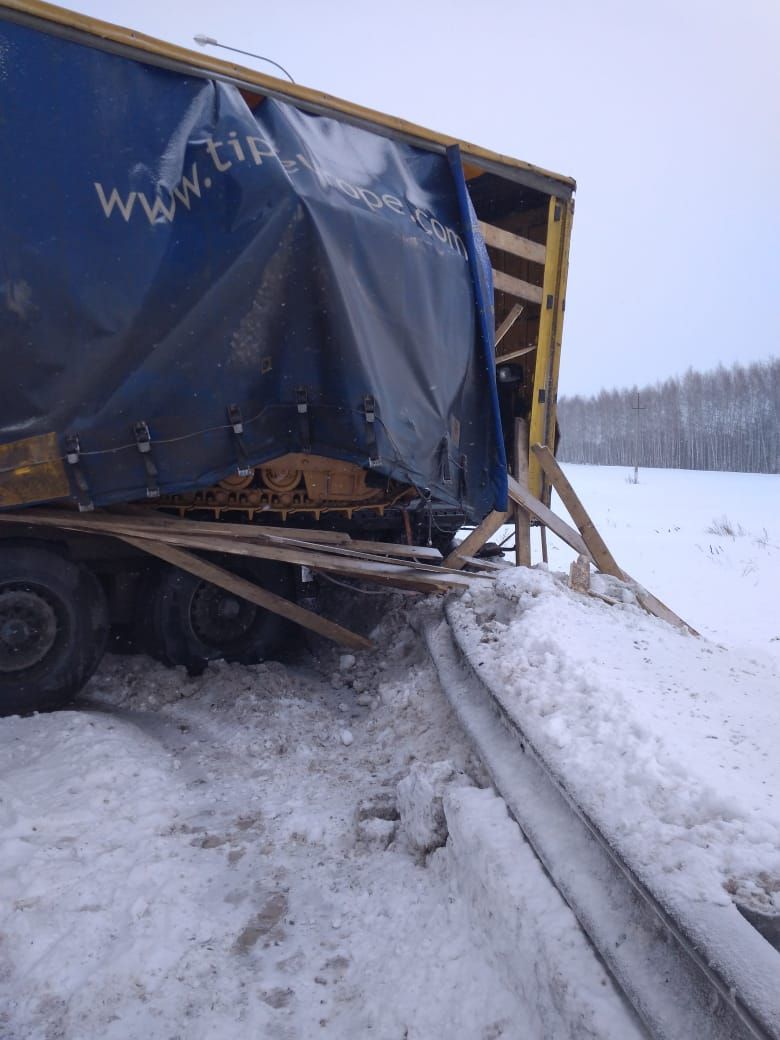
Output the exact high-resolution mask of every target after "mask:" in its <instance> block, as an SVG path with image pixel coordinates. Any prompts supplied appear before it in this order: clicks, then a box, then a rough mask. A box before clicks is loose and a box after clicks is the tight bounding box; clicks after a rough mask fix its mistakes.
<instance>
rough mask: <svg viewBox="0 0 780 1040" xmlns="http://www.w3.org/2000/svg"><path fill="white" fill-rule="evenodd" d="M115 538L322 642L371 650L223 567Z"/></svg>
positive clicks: (147, 542) (168, 548)
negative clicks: (246, 602)
mask: <svg viewBox="0 0 780 1040" xmlns="http://www.w3.org/2000/svg"><path fill="white" fill-rule="evenodd" d="M119 537H120V538H121V540H122V541H123V542H127V544H128V545H132V546H134V547H135V548H136V549H140V550H142V551H143V552H145V553H149V554H150V555H152V556H156V557H157V558H158V559H160V560H164V561H165V562H166V563H170V564H172V565H173V566H174V567H179V568H180V569H181V570H183V571H189V572H190V574H194V575H195V576H196V577H198V578H202V579H203V580H204V581H208V582H211V584H212V585H219V586H220V587H221V588H223V589H227V591H228V592H232V593H234V594H235V595H236V596H240V597H241V599H245V600H248V601H249V602H250V603H254V604H255V605H256V606H258V607H262V608H263V609H264V610H270V611H272V612H273V613H274V614H280V615H281V616H282V617H285V618H287V619H288V620H289V621H293V622H295V623H296V624H298V625H302V626H303V627H304V628H308V629H311V631H312V632H317V633H318V634H319V635H321V636H325V638H326V639H332V640H333V641H334V642H336V643H339V644H340V645H341V646H347V647H350V648H351V649H353V650H370V649H371V647H372V646H373V643H372V642H371V640H370V639H366V637H365V636H361V635H358V634H357V632H352V631H350V630H349V629H348V628H344V627H343V626H342V625H339V624H337V623H336V622H335V621H329V620H328V619H327V618H324V617H321V616H320V615H319V614H315V613H314V612H313V611H311V610H306V609H305V608H304V607H299V606H298V604H297V603H293V602H291V601H290V600H287V599H284V597H282V596H277V595H276V593H274V592H269V591H268V590H267V589H264V588H262V587H261V586H259V585H255V584H254V582H251V581H247V579H246V578H242V577H240V576H239V575H237V574H231V572H230V571H226V570H225V569H224V567H219V566H217V564H215V563H211V562H209V561H208V560H204V559H202V558H201V557H200V556H194V555H193V554H192V553H189V552H185V551H184V550H182V549H177V548H175V547H174V546H172V545H166V544H165V543H164V542H157V541H154V539H151V538H132V537H130V536H129V535H120V536H119Z"/></svg>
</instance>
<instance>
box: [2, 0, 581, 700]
mask: <svg viewBox="0 0 780 1040" xmlns="http://www.w3.org/2000/svg"><path fill="white" fill-rule="evenodd" d="M0 105H1V106H2V108H1V109H0V111H2V119H3V138H2V139H3V149H4V156H5V158H4V161H3V177H2V179H1V181H0V197H1V198H2V204H1V205H0V221H2V225H3V228H2V238H1V239H0V243H1V244H0V256H1V257H2V266H0V358H1V359H2V367H3V378H2V389H0V712H3V713H9V712H25V711H30V710H34V709H46V708H52V707H56V706H59V705H61V704H64V703H66V702H67V701H68V699H69V698H71V697H72V696H73V695H74V694H75V693H76V692H78V690H80V689H81V688H82V687H83V685H84V684H85V683H86V681H87V680H88V679H89V677H90V676H91V675H92V673H93V672H94V670H95V668H96V667H97V665H98V663H99V661H100V659H101V656H102V654H103V653H104V651H105V649H106V646H107V644H108V641H109V637H111V639H112V646H114V647H117V648H119V647H121V646H122V645H127V646H135V647H141V648H142V649H144V650H145V651H146V652H148V653H151V654H152V655H153V656H155V657H157V658H158V659H159V660H162V661H164V662H165V663H167V664H170V665H181V664H183V665H186V666H187V667H189V668H190V669H198V668H200V667H203V666H204V665H205V663H206V662H207V661H208V660H211V659H214V658H218V657H224V658H226V659H228V660H235V661H243V662H252V661H257V660H261V659H262V658H263V657H265V656H267V655H268V654H271V653H273V652H274V648H275V647H276V646H277V645H278V644H279V641H280V640H281V639H283V637H284V634H285V632H286V630H287V626H288V620H287V619H286V618H285V617H284V616H283V615H284V613H285V612H284V611H282V613H279V612H278V611H277V610H275V609H270V610H269V609H265V608H264V607H262V606H260V605H258V603H257V602H250V601H249V600H248V599H246V598H245V597H244V595H242V594H241V592H240V591H239V593H238V594H236V592H235V591H234V589H232V588H231V589H229V588H226V587H225V585H224V584H222V585H220V584H215V583H214V582H213V581H211V580H207V579H206V578H204V577H203V576H202V574H205V573H208V574H209V575H211V576H213V574H215V573H216V569H215V568H214V567H212V569H211V571H205V570H203V568H201V570H200V571H199V573H193V572H192V571H191V570H190V571H187V570H182V568H181V567H179V566H176V565H174V564H172V563H171V562H170V559H159V558H155V557H154V556H153V555H150V553H149V552H147V551H145V550H144V544H145V543H143V540H142V539H141V540H139V539H135V540H133V539H132V538H130V537H129V536H128V537H124V538H117V537H111V536H110V534H107V533H106V532H107V531H109V530H110V529H109V528H108V527H107V526H106V524H107V523H108V522H109V520H110V519H111V518H112V517H114V518H115V517H116V516H117V515H121V516H123V517H125V518H126V517H128V516H130V515H132V517H133V518H134V523H135V524H136V525H139V524H140V525H144V524H149V525H154V524H158V525H159V524H161V523H162V521H163V518H179V519H180V520H182V521H184V520H186V521H188V522H191V523H200V524H201V527H199V528H197V530H198V531H202V532H203V534H204V539H205V540H203V539H202V540H201V541H200V542H198V543H197V544H198V546H199V555H200V557H201V558H202V559H203V560H204V561H205V562H204V567H205V566H206V562H208V561H211V562H212V563H213V562H214V561H224V557H223V555H222V554H220V552H219V545H220V544H224V542H223V543H219V541H218V540H216V541H215V542H214V546H213V549H212V547H211V545H210V543H209V542H208V539H207V538H206V535H207V534H208V535H209V536H211V535H213V532H214V531H215V530H216V531H217V532H218V531H220V530H221V529H222V528H221V527H215V525H224V529H225V530H226V531H227V530H228V529H230V530H234V529H235V527H236V525H239V524H240V525H244V529H245V530H247V531H249V530H251V531H252V532H257V531H261V533H262V531H274V532H278V531H279V530H280V529H282V530H288V529H289V530H291V531H293V532H294V534H295V536H296V537H297V538H298V539H301V538H303V539H304V540H305V538H306V537H307V536H308V537H310V538H312V539H314V540H315V541H316V538H320V539H323V538H326V537H328V536H333V537H335V536H337V535H339V536H341V535H343V536H349V537H351V538H354V539H361V540H362V541H363V543H367V542H371V541H374V542H377V543H379V542H381V543H382V544H393V543H397V544H398V545H401V544H403V545H407V546H429V547H432V548H433V549H439V550H442V551H444V550H446V547H447V546H448V544H449V543H450V542H451V540H452V537H453V535H454V534H455V532H456V531H458V530H459V529H460V528H461V527H463V526H464V525H468V524H472V525H475V524H480V523H481V522H482V521H483V519H484V518H485V517H486V516H490V515H494V514H495V515H497V516H501V515H503V511H505V510H506V508H507V476H508V474H523V479H524V480H525V481H526V482H527V486H528V488H529V490H530V492H531V493H533V494H534V495H536V496H537V497H538V498H540V499H541V500H543V501H545V500H546V501H549V488H548V487H547V486H546V484H545V476H544V473H543V472H542V471H541V470H540V468H539V464H538V462H537V460H536V458H535V457H534V456H533V454H531V455H530V457H529V451H528V444H529V439H530V442H531V443H540V444H546V445H548V446H549V447H550V448H554V442H555V426H556V418H555V402H556V389H557V382H558V369H559V363H560V351H561V335H562V327H563V314H564V306H565V292H566V278H567V267H568V252H569V241H570V235H571V222H572V215H573V206H574V191H575V183H574V181H573V180H572V179H571V178H569V177H564V176H561V175H558V174H554V173H552V172H550V171H547V170H544V169H541V168H539V167H536V166H532V165H531V164H529V163H526V162H522V161H520V160H517V159H513V158H509V157H507V156H504V155H500V154H497V153H494V152H491V151H489V150H487V149H484V148H481V147H477V146H475V145H472V144H469V143H468V142H465V141H460V140H457V139H455V138H452V137H449V136H447V135H444V134H441V133H436V132H433V131H430V130H427V129H425V128H423V127H420V126H416V125H414V124H412V123H409V122H406V121H405V120H403V119H400V118H396V117H394V116H390V115H385V114H382V113H379V112H375V111H371V110H370V109H367V108H363V107H361V106H359V105H356V104H352V103H350V102H347V101H343V100H340V99H338V98H335V97H331V96H329V95H327V94H324V93H321V92H319V91H316V90H312V89H308V88H306V87H302V86H298V85H296V84H294V83H292V82H287V81H286V80H283V79H278V78H275V77H272V76H267V75H264V74H261V73H259V72H256V71H252V70H251V69H248V68H243V67H240V66H238V65H235V64H233V63H230V62H225V61H221V60H219V59H216V58H214V57H211V56H209V55H207V54H205V53H194V52H192V51H189V50H186V49H184V48H181V47H178V46H174V45H172V44H170V43H166V42H163V41H160V40H156V39H152V38H149V37H146V36H143V35H142V34H140V33H138V32H135V31H132V30H129V29H125V28H122V27H119V26H115V25H111V24H108V23H105V22H101V21H97V20H95V19H93V18H90V17H87V16H85V15H80V14H77V13H74V12H71V11H67V10H65V9H62V8H58V7H54V6H52V5H50V4H47V3H42V2H40V0H0ZM78 517H84V518H85V520H86V518H88V517H92V518H96V517H97V518H100V517H103V518H104V523H103V526H102V527H100V526H99V525H96V524H95V525H93V527H92V528H90V527H89V526H88V524H87V523H86V522H84V523H81V524H79V523H77V518H78ZM58 518H59V519H58ZM106 518H107V519H106ZM125 522H127V521H125ZM127 530H129V528H127V529H125V534H127ZM136 530H138V527H137V526H136ZM190 530H192V528H190ZM277 555H279V554H277ZM282 555H283V554H282ZM225 566H226V567H228V568H229V569H231V570H232V571H233V572H234V573H235V574H236V575H237V578H240V579H241V580H242V581H244V582H246V581H249V580H251V581H252V582H253V583H254V584H255V585H256V586H257V587H258V588H264V589H266V590H268V591H269V593H273V596H274V597H275V598H274V599H273V601H272V600H271V599H268V602H273V603H278V602H279V598H281V599H282V600H285V601H287V602H290V603H294V602H295V600H296V597H298V596H299V594H300V588H301V568H300V567H296V566H294V565H292V564H290V563H289V562H285V561H284V560H283V561H282V562H280V560H279V559H260V560H258V559H246V558H239V559H235V558H231V560H230V561H229V562H227V563H225ZM236 587H237V588H239V589H244V590H245V589H246V585H245V584H243V585H240V586H239V585H236ZM263 602H265V601H263ZM287 613H288V614H289V613H290V611H287Z"/></svg>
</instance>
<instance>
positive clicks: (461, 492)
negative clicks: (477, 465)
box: [458, 455, 469, 502]
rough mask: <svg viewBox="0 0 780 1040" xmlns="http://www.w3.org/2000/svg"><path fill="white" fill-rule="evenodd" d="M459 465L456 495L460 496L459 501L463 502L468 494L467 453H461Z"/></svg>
mask: <svg viewBox="0 0 780 1040" xmlns="http://www.w3.org/2000/svg"><path fill="white" fill-rule="evenodd" d="M459 465H460V473H459V475H458V496H459V497H460V500H461V502H463V501H465V499H466V496H467V495H468V477H469V472H468V471H469V460H468V456H467V455H461V457H460V463H459Z"/></svg>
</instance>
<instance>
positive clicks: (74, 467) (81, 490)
mask: <svg viewBox="0 0 780 1040" xmlns="http://www.w3.org/2000/svg"><path fill="white" fill-rule="evenodd" d="M65 461H66V462H67V463H68V465H69V466H70V472H71V475H72V476H73V483H74V484H75V485H76V502H77V503H78V507H79V512H80V513H91V512H92V510H93V509H94V508H95V504H94V502H93V501H92V497H91V495H90V493H89V485H88V484H87V478H86V477H85V476H84V470H83V469H82V468H81V443H80V441H79V439H78V436H77V435H76V434H75V433H69V434H67V435H66V437H65Z"/></svg>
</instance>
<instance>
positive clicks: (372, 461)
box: [363, 394, 380, 466]
mask: <svg viewBox="0 0 780 1040" xmlns="http://www.w3.org/2000/svg"><path fill="white" fill-rule="evenodd" d="M363 412H364V414H365V417H366V446H367V447H368V464H369V466H378V465H379V461H380V460H379V451H378V449H377V443H376V400H375V399H374V395H373V394H366V395H365V396H364V398H363Z"/></svg>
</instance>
